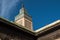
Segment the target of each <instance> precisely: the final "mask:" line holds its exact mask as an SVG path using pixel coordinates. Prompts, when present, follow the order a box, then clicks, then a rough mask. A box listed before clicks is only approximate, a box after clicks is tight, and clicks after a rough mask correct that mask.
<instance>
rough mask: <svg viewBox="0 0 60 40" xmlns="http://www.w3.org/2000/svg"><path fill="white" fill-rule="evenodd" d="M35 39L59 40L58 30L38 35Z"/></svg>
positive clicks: (59, 31)
mask: <svg viewBox="0 0 60 40" xmlns="http://www.w3.org/2000/svg"><path fill="white" fill-rule="evenodd" d="M37 40H60V30H56V31H55V32H52V33H49V34H47V35H45V36H42V37H39V38H38V39H37Z"/></svg>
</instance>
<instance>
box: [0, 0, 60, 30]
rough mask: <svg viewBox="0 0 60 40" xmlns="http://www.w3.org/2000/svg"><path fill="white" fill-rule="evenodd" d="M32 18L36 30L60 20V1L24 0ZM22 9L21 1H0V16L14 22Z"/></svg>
mask: <svg viewBox="0 0 60 40" xmlns="http://www.w3.org/2000/svg"><path fill="white" fill-rule="evenodd" d="M23 1H24V5H25V8H26V9H27V11H28V13H29V14H30V15H31V16H32V19H33V27H34V30H36V29H38V28H41V27H43V26H45V25H47V24H50V23H52V22H54V21H56V20H59V19H60V0H23ZM20 8H21V3H20V0H3V1H2V0H0V16H2V17H4V18H6V19H8V20H10V21H13V20H14V17H15V16H16V15H17V14H18V13H19V9H20Z"/></svg>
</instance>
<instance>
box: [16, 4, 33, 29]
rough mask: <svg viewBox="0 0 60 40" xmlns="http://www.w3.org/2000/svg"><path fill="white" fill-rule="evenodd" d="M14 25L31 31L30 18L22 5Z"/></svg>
mask: <svg viewBox="0 0 60 40" xmlns="http://www.w3.org/2000/svg"><path fill="white" fill-rule="evenodd" d="M15 23H17V24H18V25H22V27H25V28H27V29H29V30H33V27H32V17H31V16H30V15H29V14H28V12H27V11H26V9H25V8H24V5H23V4H22V8H21V9H20V11H19V14H18V15H17V16H16V17H15Z"/></svg>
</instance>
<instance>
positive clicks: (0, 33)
mask: <svg viewBox="0 0 60 40" xmlns="http://www.w3.org/2000/svg"><path fill="white" fill-rule="evenodd" d="M0 39H2V40H12V39H13V40H35V37H34V36H32V35H31V34H28V33H26V32H24V31H22V30H20V29H17V28H14V27H12V26H10V25H6V24H2V23H0Z"/></svg>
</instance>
